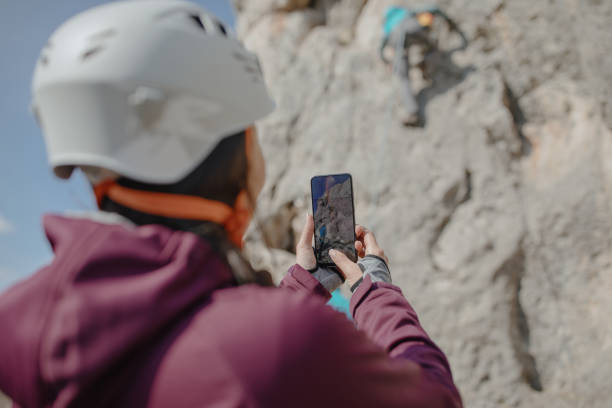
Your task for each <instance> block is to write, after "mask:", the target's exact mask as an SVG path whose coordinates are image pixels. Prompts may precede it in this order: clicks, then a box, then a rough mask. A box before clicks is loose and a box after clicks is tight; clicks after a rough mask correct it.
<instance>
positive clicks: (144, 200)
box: [94, 181, 252, 248]
mask: <svg viewBox="0 0 612 408" xmlns="http://www.w3.org/2000/svg"><path fill="white" fill-rule="evenodd" d="M94 192H95V194H96V200H97V201H98V206H100V205H101V204H102V199H103V198H104V197H108V198H110V199H111V200H113V201H114V202H116V203H117V204H121V205H123V206H125V207H128V208H131V209H133V210H136V211H140V212H143V213H146V214H152V215H159V216H161V217H168V218H180V219H188V220H201V221H211V222H214V223H216V224H220V225H223V227H224V228H225V231H226V232H227V235H228V237H229V239H230V241H232V242H233V243H234V245H236V246H237V247H239V248H242V237H243V236H244V233H245V232H246V229H247V227H248V226H249V222H250V221H251V216H252V210H251V206H250V205H249V198H248V195H247V192H246V191H244V190H242V191H241V192H240V193H239V194H238V197H237V198H236V202H235V203H234V207H233V208H232V207H230V206H229V205H227V204H225V203H222V202H220V201H214V200H207V199H205V198H201V197H195V196H190V195H183V194H168V193H157V192H152V191H142V190H134V189H131V188H127V187H123V186H120V185H119V184H117V183H116V182H115V181H104V182H102V183H100V184H98V185H96V186H95V187H94Z"/></svg>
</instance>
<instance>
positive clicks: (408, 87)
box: [397, 49, 419, 126]
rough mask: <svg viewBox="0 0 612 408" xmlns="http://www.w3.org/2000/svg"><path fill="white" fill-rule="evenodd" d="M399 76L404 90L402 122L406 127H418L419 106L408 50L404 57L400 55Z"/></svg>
mask: <svg viewBox="0 0 612 408" xmlns="http://www.w3.org/2000/svg"><path fill="white" fill-rule="evenodd" d="M397 74H398V77H399V80H400V86H401V88H402V93H403V98H404V106H403V109H401V113H400V120H401V121H402V123H403V124H404V125H406V126H416V125H418V124H419V105H418V103H417V100H416V98H415V96H414V93H413V91H412V83H411V81H410V59H409V57H408V49H405V50H404V52H403V53H402V55H399V60H398V61H397Z"/></svg>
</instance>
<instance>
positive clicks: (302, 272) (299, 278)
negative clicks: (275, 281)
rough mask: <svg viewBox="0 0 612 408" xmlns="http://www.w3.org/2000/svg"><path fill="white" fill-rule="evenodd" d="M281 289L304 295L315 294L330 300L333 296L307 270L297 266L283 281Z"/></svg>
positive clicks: (292, 268) (290, 269)
mask: <svg viewBox="0 0 612 408" xmlns="http://www.w3.org/2000/svg"><path fill="white" fill-rule="evenodd" d="M279 288H284V289H288V290H292V291H294V292H299V293H303V294H314V295H318V296H322V297H323V298H325V299H329V298H330V297H331V295H330V294H329V292H328V291H327V290H326V289H325V288H324V287H323V285H321V283H320V282H319V281H318V280H317V279H316V278H315V277H314V276H312V274H311V273H310V272H308V271H307V270H306V269H304V268H302V267H301V266H300V265H298V264H295V265H293V266H292V267H291V268H289V271H288V272H287V274H286V275H285V277H284V278H283V280H282V281H281V283H280V285H279Z"/></svg>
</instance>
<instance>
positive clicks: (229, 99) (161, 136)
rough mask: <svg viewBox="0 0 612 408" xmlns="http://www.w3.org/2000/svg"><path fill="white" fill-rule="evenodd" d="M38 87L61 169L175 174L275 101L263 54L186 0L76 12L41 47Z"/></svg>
mask: <svg viewBox="0 0 612 408" xmlns="http://www.w3.org/2000/svg"><path fill="white" fill-rule="evenodd" d="M32 93H33V101H32V109H33V112H34V114H35V116H36V117H37V119H38V121H39V124H40V126H41V128H42V130H43V133H44V137H45V142H46V145H47V153H48V158H49V162H50V164H51V166H52V167H53V169H54V171H55V174H56V175H57V176H58V177H61V178H68V177H70V175H71V174H72V171H73V169H74V168H75V167H78V166H83V167H94V168H102V169H107V170H110V171H112V172H115V173H118V174H121V175H124V176H126V177H130V178H133V179H135V180H139V181H143V182H148V183H172V182H176V181H178V180H180V179H182V178H183V177H184V176H186V175H187V174H188V173H189V172H190V171H191V170H193V169H194V168H195V167H196V166H197V165H198V164H199V163H200V162H201V161H202V160H203V159H204V158H205V157H206V156H207V155H208V154H209V153H210V151H211V150H212V149H213V148H214V147H215V146H216V144H217V143H218V142H219V141H220V140H221V139H222V138H223V137H225V136H228V135H230V134H232V133H235V132H237V131H240V130H242V129H245V128H247V127H249V126H250V125H252V124H253V123H254V122H255V121H256V120H257V119H260V118H262V117H264V116H266V115H267V114H268V113H270V112H271V111H272V110H273V109H274V102H273V101H272V100H271V98H270V96H269V95H268V92H267V89H266V86H265V83H264V81H263V77H262V73H261V69H260V66H259V62H258V60H257V57H256V56H255V55H254V54H252V53H250V52H248V51H247V50H245V48H244V47H243V46H242V45H241V44H240V42H239V41H238V40H237V39H236V38H235V37H234V36H233V34H232V33H230V32H229V30H227V29H226V28H225V27H224V26H223V24H222V23H220V22H219V21H218V20H217V19H216V18H215V17H214V16H213V15H211V14H210V13H208V12H206V11H205V10H204V9H203V8H201V7H200V6H198V5H195V4H193V3H189V2H186V1H181V0H139V1H126V2H117V3H110V4H107V5H103V6H100V7H96V8H93V9H91V10H88V11H85V12H84V13H81V14H79V15H77V16H75V17H73V18H71V19H70V20H68V21H67V22H66V23H64V24H63V25H62V26H61V27H60V28H58V29H57V31H56V32H55V33H54V34H53V35H52V36H51V38H50V39H49V42H48V43H47V45H46V46H45V47H44V49H43V50H42V52H41V55H40V58H39V60H38V63H37V65H36V71H35V73H34V79H33V83H32Z"/></svg>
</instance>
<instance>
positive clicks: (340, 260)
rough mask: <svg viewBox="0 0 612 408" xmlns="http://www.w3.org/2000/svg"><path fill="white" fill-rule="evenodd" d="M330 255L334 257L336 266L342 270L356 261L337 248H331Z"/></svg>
mask: <svg viewBox="0 0 612 408" xmlns="http://www.w3.org/2000/svg"><path fill="white" fill-rule="evenodd" d="M329 257H330V258H331V259H332V261H334V263H335V264H336V266H337V267H338V268H340V270H341V271H342V272H344V271H345V270H347V269H349V268H350V267H351V265H352V264H353V263H354V262H353V261H351V260H350V259H348V258H347V256H346V255H344V254H343V253H342V252H340V251H338V250H336V249H330V250H329ZM345 275H346V273H345Z"/></svg>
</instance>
